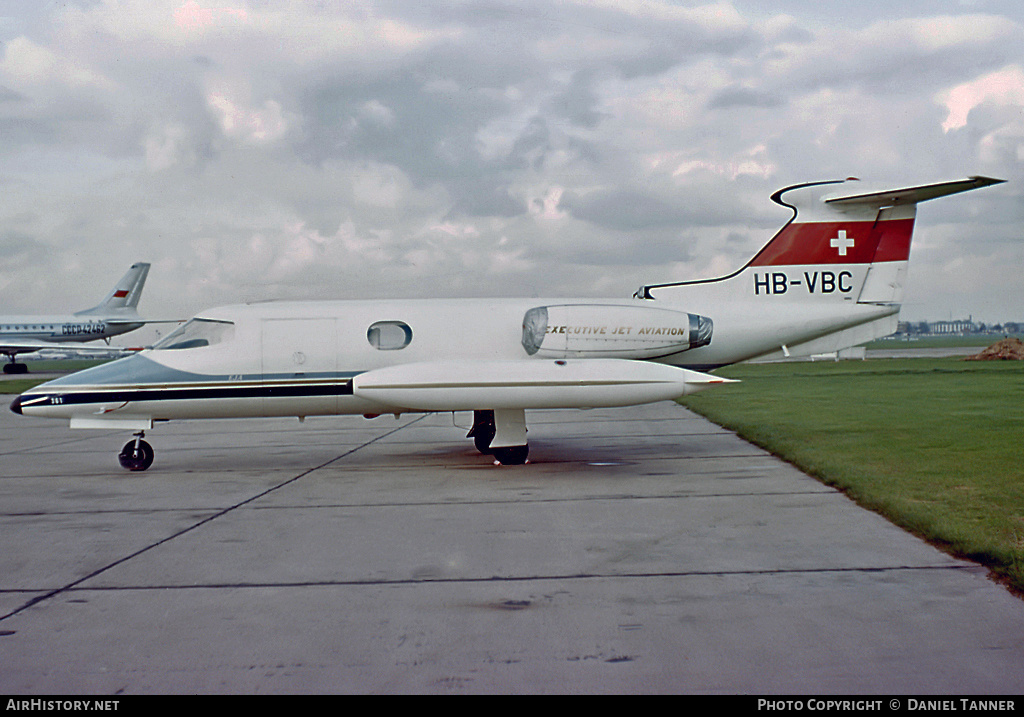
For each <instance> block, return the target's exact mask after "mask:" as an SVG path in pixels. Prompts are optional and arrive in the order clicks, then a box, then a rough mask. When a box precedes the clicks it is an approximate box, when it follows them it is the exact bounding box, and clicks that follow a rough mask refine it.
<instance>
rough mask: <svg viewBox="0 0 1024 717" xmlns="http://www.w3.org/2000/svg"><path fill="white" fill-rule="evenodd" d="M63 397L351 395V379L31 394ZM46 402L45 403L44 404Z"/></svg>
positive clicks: (66, 399) (83, 400) (101, 399)
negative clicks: (304, 383) (325, 382)
mask: <svg viewBox="0 0 1024 717" xmlns="http://www.w3.org/2000/svg"><path fill="white" fill-rule="evenodd" d="M47 395H50V396H52V397H53V398H59V402H60V403H61V404H62V405H68V404H79V403H115V402H116V403H126V402H138V401H195V400H200V401H201V400H206V399H215V398H295V397H310V398H312V397H316V396H351V395H352V381H351V379H350V380H348V381H345V382H344V383H332V384H313V385H303V384H299V385H293V386H236V387H231V386H216V387H214V386H211V387H209V388H148V389H147V388H137V389H125V390H120V391H69V392H67V393H54V394H44V393H39V394H30V397H36V396H47ZM44 405H45V404H44Z"/></svg>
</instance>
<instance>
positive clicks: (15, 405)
mask: <svg viewBox="0 0 1024 717" xmlns="http://www.w3.org/2000/svg"><path fill="white" fill-rule="evenodd" d="M11 410H12V411H14V412H15V413H17V414H18V415H19V416H20V415H21V396H15V398H14V400H13V401H11Z"/></svg>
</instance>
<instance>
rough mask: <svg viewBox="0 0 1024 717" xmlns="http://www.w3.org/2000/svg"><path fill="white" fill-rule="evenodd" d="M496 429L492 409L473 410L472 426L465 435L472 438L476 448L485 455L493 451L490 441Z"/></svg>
mask: <svg viewBox="0 0 1024 717" xmlns="http://www.w3.org/2000/svg"><path fill="white" fill-rule="evenodd" d="M496 430H497V429H496V428H495V425H494V411H473V427H472V428H471V429H470V430H469V434H468V435H467V436H466V437H467V438H472V439H473V445H475V446H476V449H477V450H478V451H480V452H481V453H483V454H484V455H485V456H486V455H490V454H491V453H493V451H492V450H491V441H493V440H494V434H495V432H496Z"/></svg>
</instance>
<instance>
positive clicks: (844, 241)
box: [829, 229, 853, 256]
mask: <svg viewBox="0 0 1024 717" xmlns="http://www.w3.org/2000/svg"><path fill="white" fill-rule="evenodd" d="M829 244H831V245H832V248H834V249H838V250H839V256H846V250H847V249H852V248H853V237H848V236H846V230H845V229H840V230H839V236H835V237H832V238H831V239H829Z"/></svg>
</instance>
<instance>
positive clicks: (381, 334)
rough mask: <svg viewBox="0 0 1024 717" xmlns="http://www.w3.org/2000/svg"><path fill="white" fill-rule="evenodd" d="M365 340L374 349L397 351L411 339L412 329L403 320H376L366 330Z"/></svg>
mask: <svg viewBox="0 0 1024 717" xmlns="http://www.w3.org/2000/svg"><path fill="white" fill-rule="evenodd" d="M366 340H367V341H369V342H370V346H373V347H374V348H375V349H379V350H381V351H397V350H398V349H404V348H405V347H406V346H408V345H409V343H410V342H411V341H412V329H411V328H410V327H409V324H407V323H405V322H404V321H378V322H376V323H374V324H371V325H370V328H369V329H367V330H366Z"/></svg>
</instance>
